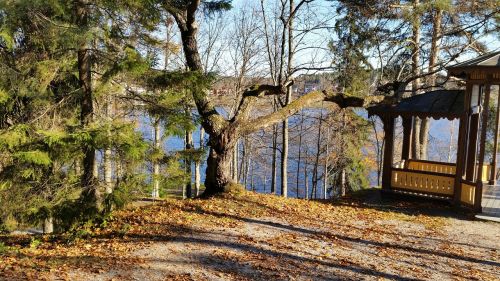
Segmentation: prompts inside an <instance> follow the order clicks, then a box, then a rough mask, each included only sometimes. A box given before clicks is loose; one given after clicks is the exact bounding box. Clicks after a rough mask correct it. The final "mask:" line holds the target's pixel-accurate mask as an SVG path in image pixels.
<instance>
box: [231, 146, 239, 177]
mask: <svg viewBox="0 0 500 281" xmlns="http://www.w3.org/2000/svg"><path fill="white" fill-rule="evenodd" d="M238 143H239V142H236V146H235V147H234V150H233V164H232V167H233V181H234V182H236V183H237V182H238V180H239V179H238Z"/></svg>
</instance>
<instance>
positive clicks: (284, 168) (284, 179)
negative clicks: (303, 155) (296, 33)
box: [281, 0, 294, 197]
mask: <svg viewBox="0 0 500 281" xmlns="http://www.w3.org/2000/svg"><path fill="white" fill-rule="evenodd" d="M289 8H290V12H289V18H288V24H287V25H286V28H287V29H288V63H287V76H288V78H290V77H289V76H290V75H291V73H292V63H293V53H294V50H293V9H294V3H293V0H290V4H289ZM283 40H285V39H284V38H283ZM291 100H292V85H289V86H288V87H287V89H286V97H285V106H287V105H288V104H290V102H291ZM282 130H283V135H282V138H283V142H282V145H283V149H282V150H281V196H283V197H288V118H285V120H283V124H282Z"/></svg>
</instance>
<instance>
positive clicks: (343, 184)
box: [340, 168, 347, 197]
mask: <svg viewBox="0 0 500 281" xmlns="http://www.w3.org/2000/svg"><path fill="white" fill-rule="evenodd" d="M346 187H347V182H346V173H345V168H342V171H340V196H341V197H344V196H345V194H346V189H347V188H346Z"/></svg>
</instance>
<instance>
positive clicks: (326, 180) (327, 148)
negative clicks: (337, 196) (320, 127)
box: [323, 127, 330, 199]
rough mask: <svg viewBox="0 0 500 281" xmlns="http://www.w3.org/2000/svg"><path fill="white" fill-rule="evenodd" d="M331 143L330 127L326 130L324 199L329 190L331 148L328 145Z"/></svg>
mask: <svg viewBox="0 0 500 281" xmlns="http://www.w3.org/2000/svg"><path fill="white" fill-rule="evenodd" d="M329 141H330V127H327V129H326V155H325V167H324V169H325V171H324V172H323V199H326V197H327V189H328V157H329V154H330V147H329V145H328V143H329Z"/></svg>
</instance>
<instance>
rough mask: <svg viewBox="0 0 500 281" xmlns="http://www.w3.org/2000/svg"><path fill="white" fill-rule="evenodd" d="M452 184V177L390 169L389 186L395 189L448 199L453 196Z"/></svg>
mask: <svg viewBox="0 0 500 281" xmlns="http://www.w3.org/2000/svg"><path fill="white" fill-rule="evenodd" d="M454 183H455V176H454V175H449V174H442V173H435V172H427V171H415V170H409V169H398V168H393V169H392V179H391V186H392V188H395V189H404V190H408V191H414V192H420V193H426V194H431V195H439V196H448V197H449V196H452V195H453V186H454Z"/></svg>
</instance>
